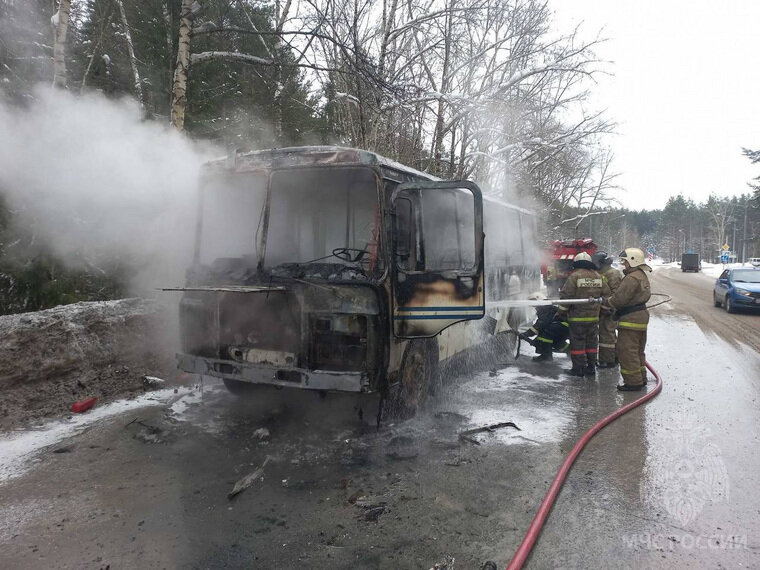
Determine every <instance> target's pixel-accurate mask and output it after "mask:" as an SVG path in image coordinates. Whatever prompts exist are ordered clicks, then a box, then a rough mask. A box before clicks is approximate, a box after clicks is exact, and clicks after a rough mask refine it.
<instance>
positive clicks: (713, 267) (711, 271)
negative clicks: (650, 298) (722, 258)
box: [647, 257, 752, 279]
mask: <svg viewBox="0 0 760 570" xmlns="http://www.w3.org/2000/svg"><path fill="white" fill-rule="evenodd" d="M647 265H649V266H650V267H651V268H652V270H653V271H656V270H658V269H661V268H663V267H673V268H680V267H681V264H680V263H679V262H677V261H671V262H669V263H668V262H665V261H664V260H663V259H662V258H660V257H656V258H654V259H653V260H652V261H648V262H647ZM742 267H744V268H747V269H750V268H752V266H751V265H750V264H749V263H743V264H742V263H709V262H707V261H703V262H702V273H704V274H705V275H707V276H708V277H712V278H714V279H717V278H718V276H719V275H720V274H721V273H723V270H724V269H736V268H742Z"/></svg>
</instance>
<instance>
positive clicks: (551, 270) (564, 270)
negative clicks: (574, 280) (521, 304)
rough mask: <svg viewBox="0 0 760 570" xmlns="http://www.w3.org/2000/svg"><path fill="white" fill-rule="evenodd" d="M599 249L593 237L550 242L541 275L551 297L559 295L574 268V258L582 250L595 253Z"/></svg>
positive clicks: (590, 253)
mask: <svg viewBox="0 0 760 570" xmlns="http://www.w3.org/2000/svg"><path fill="white" fill-rule="evenodd" d="M597 249H599V248H598V246H597V245H596V244H595V243H594V240H593V239H591V238H582V239H565V240H562V239H555V240H553V241H550V242H549V247H548V248H547V249H546V257H545V261H544V263H543V264H542V265H541V275H543V278H544V285H546V292H547V295H548V296H549V298H551V299H556V298H557V297H558V295H559V290H560V289H562V286H563V285H564V284H565V280H566V279H567V277H568V275H570V273H571V272H572V270H573V258H574V257H575V256H576V255H578V254H579V253H581V252H582V251H585V252H586V253H588V254H589V255H594V253H595V252H596V250H597Z"/></svg>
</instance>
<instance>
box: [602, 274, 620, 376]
mask: <svg viewBox="0 0 760 570" xmlns="http://www.w3.org/2000/svg"><path fill="white" fill-rule="evenodd" d="M599 274H600V275H601V276H602V279H603V280H604V281H606V282H607V286H608V287H609V288H610V293H612V294H614V293H615V291H617V288H618V286H619V285H620V282H621V281H622V280H623V274H622V273H620V271H618V270H617V269H615V268H614V267H612V265H602V267H601V268H600V269H599ZM615 328H616V327H615V321H614V320H613V318H612V312H611V311H609V310H605V309H602V311H601V312H600V313H599V365H600V367H602V368H611V367H613V366H614V365H615V361H616V355H615V345H616V343H617V335H616V334H615Z"/></svg>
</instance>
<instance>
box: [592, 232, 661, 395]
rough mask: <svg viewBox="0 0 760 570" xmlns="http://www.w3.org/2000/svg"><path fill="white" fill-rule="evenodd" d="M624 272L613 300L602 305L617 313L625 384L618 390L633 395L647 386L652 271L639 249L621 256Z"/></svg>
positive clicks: (620, 355)
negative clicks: (646, 351)
mask: <svg viewBox="0 0 760 570" xmlns="http://www.w3.org/2000/svg"><path fill="white" fill-rule="evenodd" d="M620 259H621V261H622V262H623V266H624V267H625V269H624V270H623V274H624V277H623V280H622V281H621V282H620V285H619V286H618V288H617V291H615V292H614V293H613V294H612V295H611V296H610V297H605V298H604V299H603V302H602V303H603V305H604V306H606V307H609V309H610V310H612V311H614V315H613V318H614V319H615V320H616V321H617V334H618V338H617V345H616V347H615V348H616V350H617V357H618V360H619V361H620V375H621V376H622V377H623V383H622V384H619V385H618V387H617V388H618V390H621V391H625V392H633V391H637V390H641V389H642V388H643V387H644V385H645V384H646V374H647V369H646V355H645V349H646V344H647V324H648V323H649V311H647V307H646V302H647V301H649V298H650V296H651V291H650V288H649V277H647V272H649V271H652V268H651V267H649V266H648V265H647V264H646V262H645V257H644V252H643V251H641V250H640V249H639V248H636V247H629V248H626V249H625V250H624V251H622V252H620Z"/></svg>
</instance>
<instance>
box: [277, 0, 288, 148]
mask: <svg viewBox="0 0 760 570" xmlns="http://www.w3.org/2000/svg"><path fill="white" fill-rule="evenodd" d="M291 1H292V0H285V6H281V3H280V0H277V1H276V2H275V32H276V35H275V37H274V50H273V51H274V61H275V64H276V65H275V68H274V78H275V79H274V82H275V87H274V89H275V91H274V117H273V120H272V122H273V123H274V136H275V137H276V139H277V143H278V144H279V143H280V141H281V139H282V93H283V90H284V89H285V87H284V86H283V84H282V30H283V28H284V26H285V21H286V20H287V19H288V13H289V12H290V5H291Z"/></svg>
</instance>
